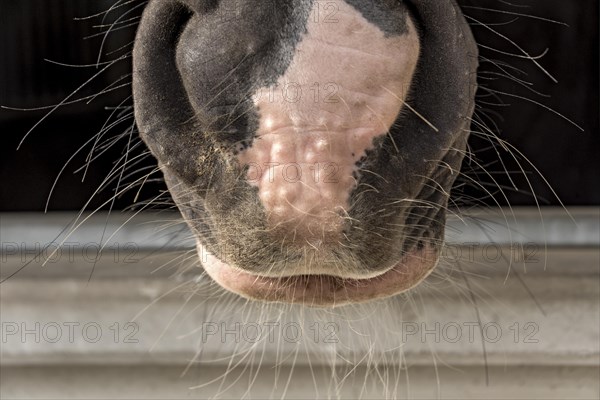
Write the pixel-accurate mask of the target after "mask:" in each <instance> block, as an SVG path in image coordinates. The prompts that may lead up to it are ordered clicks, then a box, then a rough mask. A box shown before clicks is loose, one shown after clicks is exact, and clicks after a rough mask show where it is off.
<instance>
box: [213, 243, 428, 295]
mask: <svg viewBox="0 0 600 400" xmlns="http://www.w3.org/2000/svg"><path fill="white" fill-rule="evenodd" d="M437 260H438V254H437V252H436V251H434V250H433V249H432V248H431V247H430V246H428V245H426V246H424V247H423V248H421V249H418V250H417V249H415V250H414V251H411V252H410V253H408V254H406V255H405V256H404V258H403V259H402V260H401V261H400V262H398V263H397V264H396V265H395V266H394V267H393V268H391V269H389V270H388V271H386V272H385V273H383V274H381V275H378V276H376V277H374V278H365V279H349V278H341V277H337V276H332V275H298V276H289V277H281V278H272V277H264V276H259V275H253V274H250V273H248V272H245V271H242V270H240V269H238V268H233V267H231V266H229V265H228V264H226V263H224V262H223V261H221V260H219V259H218V258H216V257H215V256H213V255H212V254H210V253H207V252H206V250H204V251H203V260H202V261H203V266H204V269H205V270H206V272H207V273H208V275H210V277H211V278H212V279H213V280H214V281H216V282H217V283H218V284H219V285H221V286H222V287H224V288H225V289H227V290H229V291H231V292H234V293H237V294H239V295H241V296H243V297H246V298H249V299H252V300H261V301H267V302H281V303H296V304H303V305H306V306H310V307H337V306H341V305H345V304H349V303H360V302H365V301H369V300H375V299H380V298H384V297H389V296H393V295H395V294H399V293H402V292H405V291H407V290H409V289H411V288H413V287H414V286H416V285H417V284H418V283H420V282H421V281H422V280H423V279H425V278H426V277H427V275H429V273H431V271H432V270H433V269H434V268H435V265H436V264H437Z"/></svg>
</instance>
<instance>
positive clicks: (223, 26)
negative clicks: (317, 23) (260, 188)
mask: <svg viewBox="0 0 600 400" xmlns="http://www.w3.org/2000/svg"><path fill="white" fill-rule="evenodd" d="M234 3H237V4H238V8H239V11H240V15H242V16H243V17H242V18H237V19H233V20H230V21H227V18H226V17H225V18H224V16H227V15H231V14H228V10H231V9H235V4H234ZM347 3H348V4H350V5H352V6H353V7H354V8H355V9H357V10H359V11H360V12H361V13H362V14H363V16H365V18H366V19H367V20H369V21H370V22H371V23H373V24H375V25H377V26H379V28H380V29H381V30H382V31H384V32H385V33H386V35H401V34H403V31H404V29H403V26H404V25H403V23H404V22H405V21H406V18H407V17H408V15H410V17H411V18H412V19H413V21H414V22H415V25H416V26H417V28H418V30H419V35H420V41H421V55H420V59H419V63H418V66H417V72H416V74H415V77H414V79H413V82H412V83H411V92H410V96H409V104H410V105H411V106H412V107H413V108H414V109H416V110H418V111H419V112H420V113H421V114H422V115H424V116H426V117H427V120H428V121H429V122H430V123H431V124H432V125H434V126H435V127H436V128H438V129H439V132H436V131H434V130H433V129H432V128H431V127H430V126H429V125H428V124H426V123H425V122H424V121H423V119H421V118H419V117H418V116H416V115H415V114H414V113H411V112H403V113H401V114H400V115H399V116H398V119H397V121H396V122H397V124H395V127H393V128H392V130H391V131H390V135H391V136H392V137H393V139H394V142H395V146H394V143H393V142H392V140H391V138H390V135H386V136H383V137H381V138H380V140H378V141H376V143H375V145H376V146H375V149H374V150H372V151H369V153H368V154H367V157H366V158H365V159H364V160H361V162H362V164H361V167H364V168H367V169H369V170H371V171H374V172H376V174H360V175H359V176H358V179H359V184H358V186H357V189H355V190H354V191H353V192H352V193H351V197H350V204H351V208H350V210H349V214H350V217H352V219H353V221H354V222H353V223H352V224H350V223H348V224H347V225H346V226H345V227H344V233H345V235H346V237H347V241H346V242H344V243H343V244H344V246H346V247H349V248H351V249H352V252H353V255H354V256H355V257H357V258H358V259H360V260H361V262H362V268H364V270H365V271H369V272H378V271H383V270H385V269H387V268H389V267H390V265H392V264H393V263H395V262H397V261H398V260H399V259H400V258H401V257H402V255H403V254H406V252H408V251H410V250H411V249H414V248H419V247H422V246H423V245H424V244H425V243H427V244H429V245H430V246H432V247H433V248H435V249H437V250H439V247H440V246H441V241H442V238H443V235H444V225H445V219H446V211H445V209H446V206H447V203H448V193H449V192H450V190H451V188H452V185H453V183H454V180H455V178H456V176H457V174H456V173H454V174H452V173H451V170H454V171H458V170H459V169H460V165H461V162H462V159H463V154H464V150H465V148H466V142H467V139H468V135H469V128H470V122H471V121H470V118H471V116H472V113H473V109H474V97H475V92H476V73H477V65H478V62H477V59H478V54H477V47H476V44H475V41H474V39H473V37H472V35H471V32H470V30H469V27H468V25H467V24H466V22H465V20H464V17H463V16H462V13H461V11H460V8H459V7H458V6H457V5H456V3H455V2H454V0H410V1H405V2H404V4H405V6H398V4H399V3H400V2H399V1H391V0H389V1H377V2H374V1H372V0H353V1H347ZM274 4H276V6H274ZM311 5H312V0H277V1H276V2H274V1H260V2H259V1H250V0H248V1H237V2H235V1H233V0H221V1H214V0H213V1H200V0H179V1H175V0H152V1H150V2H149V4H148V6H147V8H146V10H145V13H144V15H143V18H142V21H141V23H140V26H139V30H138V34H137V38H136V42H135V48H134V53H133V61H134V70H133V73H134V79H133V93H134V100H135V115H136V120H137V123H138V126H139V129H140V132H141V135H142V138H143V139H144V141H145V142H146V144H147V145H148V147H149V148H150V150H151V151H152V153H153V154H154V156H155V157H156V158H157V159H158V161H159V164H160V166H161V167H162V170H163V173H164V175H165V179H166V182H167V184H168V185H169V189H170V192H171V194H172V195H173V198H174V200H175V202H176V204H177V206H178V207H179V209H180V210H181V212H182V214H183V216H184V218H185V219H186V220H187V222H188V224H189V225H190V227H191V228H192V230H193V232H194V233H195V234H196V235H197V236H198V237H199V238H200V239H201V241H202V242H203V243H204V245H206V246H207V247H208V249H209V251H211V252H212V253H213V254H216V255H218V256H219V258H221V259H222V260H223V261H225V262H227V263H229V264H230V265H235V266H237V267H239V268H243V269H246V270H247V271H249V272H255V273H260V272H261V271H262V270H264V269H265V268H266V263H265V260H272V259H277V258H284V257H292V258H293V257H299V254H301V251H300V250H298V249H294V248H292V246H282V239H281V238H282V237H283V236H285V235H283V236H282V232H273V231H269V230H268V229H267V228H266V217H265V211H264V209H263V207H262V205H261V203H260V201H259V198H258V194H257V191H256V189H255V188H253V187H251V186H250V185H249V184H248V182H247V181H246V180H244V179H240V177H241V176H243V175H244V170H243V168H242V167H241V166H240V165H239V164H238V163H237V161H236V158H235V155H236V153H237V152H238V151H239V150H242V149H244V148H245V147H246V146H249V145H251V142H252V138H253V137H254V135H255V133H256V128H257V118H258V117H257V115H258V113H257V110H254V109H253V108H252V107H253V105H252V102H251V100H250V97H249V93H250V92H251V89H252V88H255V87H260V86H265V85H268V84H270V83H274V82H275V81H276V80H277V78H278V77H279V76H281V75H282V74H283V73H284V72H285V70H286V68H287V66H288V65H289V62H290V60H291V58H292V56H293V51H294V48H295V46H296V45H297V44H298V42H299V41H300V40H301V38H302V35H303V33H304V29H305V26H306V19H307V18H308V12H309V10H310V8H311ZM384 16H385V17H384ZM390 16H394V18H395V19H394V18H390ZM394 20H396V21H398V23H397V24H394ZM249 42H252V43H254V44H255V49H256V51H255V53H254V54H253V55H252V56H251V57H246V51H247V50H246V49H247V46H246V45H247V43H249ZM189 52H198V54H199V56H197V57H195V59H194V60H195V61H194V63H192V64H190V63H189V62H188V61H185V57H183V56H184V55H186V54H188V53H189ZM242 60H243V62H241V61H242ZM238 65H239V67H237V68H236V69H235V71H234V72H233V73H230V72H231V70H232V67H233V66H238ZM225 77H226V79H225V81H226V83H224V84H223V85H221V86H218V83H219V82H222V81H224V78H225ZM224 87H227V89H225V90H223V89H224ZM208 104H210V106H208ZM396 147H397V148H398V149H399V151H397V150H396ZM432 182H435V184H433V183H432ZM366 185H368V186H366ZM361 187H362V188H363V190H361ZM364 187H374V188H376V189H377V192H375V191H373V190H370V191H366V190H364ZM403 198H409V199H414V200H417V201H421V203H415V202H397V200H398V199H403ZM423 202H426V203H427V204H428V207H423V204H424V203H423ZM415 204H417V205H415ZM390 221H392V222H394V223H395V224H397V226H401V225H404V226H406V228H404V229H401V228H398V229H397V231H395V232H390V229H389V225H386V224H387V223H389V222H390ZM384 227H385V229H383V228H384ZM283 234H284V233H283ZM282 248H283V249H284V250H282ZM296 250H298V251H297V252H296ZM284 273H285V271H282V274H284Z"/></svg>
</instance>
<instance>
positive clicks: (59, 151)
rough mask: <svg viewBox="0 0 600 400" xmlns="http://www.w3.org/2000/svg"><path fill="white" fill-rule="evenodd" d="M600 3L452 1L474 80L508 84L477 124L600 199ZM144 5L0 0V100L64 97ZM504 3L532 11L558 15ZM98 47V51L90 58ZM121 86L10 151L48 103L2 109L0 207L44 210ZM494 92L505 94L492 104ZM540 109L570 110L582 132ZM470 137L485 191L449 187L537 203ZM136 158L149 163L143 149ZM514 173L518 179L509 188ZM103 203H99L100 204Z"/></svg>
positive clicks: (100, 85)
mask: <svg viewBox="0 0 600 400" xmlns="http://www.w3.org/2000/svg"><path fill="white" fill-rule="evenodd" d="M513 3H514V2H513ZM598 3H599V2H598V0H566V1H565V0H523V1H519V2H518V5H515V4H507V3H506V2H502V1H499V0H465V1H461V4H462V5H463V6H464V7H465V13H466V14H468V15H469V16H470V17H471V19H470V22H471V23H474V24H475V26H473V30H474V33H475V36H476V37H477V39H478V41H479V42H480V43H481V44H483V45H484V46H486V47H489V48H490V49H486V48H482V49H481V52H482V56H483V57H484V59H489V60H494V61H495V63H492V62H484V63H483V64H482V74H481V82H482V83H485V84H486V86H489V87H490V88H491V89H492V90H494V91H495V92H497V93H507V94H508V95H505V96H501V95H500V96H498V97H496V96H490V95H487V94H486V92H480V95H481V96H480V97H481V102H480V103H479V104H480V107H481V108H482V109H483V111H484V113H485V115H486V117H484V118H485V120H486V122H487V124H488V125H489V126H493V125H497V127H498V131H499V132H500V133H499V136H500V137H501V138H502V139H503V140H506V141H507V142H509V143H511V144H512V145H514V146H515V147H516V148H517V149H519V150H520V151H521V152H522V153H523V155H524V156H525V157H527V158H528V159H529V160H530V161H531V162H532V163H533V164H534V165H535V167H536V168H538V169H539V171H540V172H541V173H542V175H543V176H544V177H546V178H547V179H548V181H549V182H550V184H551V185H552V188H554V190H556V192H557V194H558V196H559V198H560V199H561V200H562V201H563V202H564V203H565V204H568V205H598V204H600V185H599V184H598V181H599V179H598V178H599V175H600V172H599V171H600V131H599V124H598V119H599V105H598V93H599V85H598V73H599V71H598V57H599V55H598V53H599V42H598V13H599V10H598ZM115 4H117V5H119V4H121V6H120V7H118V8H116V9H114V10H113V11H112V12H110V13H108V14H100V15H98V16H96V17H93V18H86V19H81V18H82V17H87V16H94V15H95V14H98V13H102V12H103V11H106V10H109V9H110V7H111V6H113V7H114V6H115ZM143 4H144V1H142V0H133V1H121V2H116V1H115V0H52V1H47V0H0V19H1V21H0V105H3V106H8V107H10V108H23V109H31V108H36V107H44V106H49V105H53V104H58V103H60V102H61V101H63V100H64V99H65V98H66V97H67V96H69V95H70V94H71V93H72V92H73V91H74V90H75V89H77V88H78V87H79V86H81V85H82V84H83V83H84V82H86V81H87V80H88V79H89V78H90V77H92V76H93V75H94V74H96V73H98V72H99V71H100V70H102V67H103V66H104V64H102V63H103V62H106V61H109V60H111V59H114V58H116V57H118V56H120V55H122V54H125V53H126V52H127V49H128V48H129V46H130V43H131V41H132V40H133V35H134V34H135V22H136V18H137V17H139V15H140V13H141V10H142V7H143ZM479 7H482V8H486V9H487V10H481V9H479ZM490 9H495V10H501V11H504V12H505V13H500V12H495V11H491V10H490ZM506 12H510V13H521V14H527V15H534V16H539V17H542V18H546V19H551V20H556V21H560V22H561V23H564V24H567V25H568V26H565V25H563V24H555V23H550V22H547V21H543V20H540V19H535V18H529V17H522V16H521V17H520V16H516V15H514V14H507V13H506ZM103 18H104V20H103ZM119 18H120V19H119ZM112 22H117V25H115V29H114V31H113V32H112V33H111V34H110V35H108V36H107V37H106V39H105V38H104V35H103V34H102V32H104V31H106V29H107V27H108V26H109V25H110V24H111V23H112ZM477 22H481V23H485V24H488V26H489V27H491V28H493V29H494V30H496V31H497V32H498V33H499V34H496V33H494V32H492V31H491V30H490V29H489V28H486V27H483V26H478V25H477ZM500 35H505V36H507V37H509V38H510V39H511V40H512V41H514V42H515V43H517V44H518V45H519V46H521V47H522V48H523V49H525V50H526V51H527V52H528V53H529V54H530V55H532V56H537V55H540V54H542V53H544V51H545V50H546V49H548V53H547V54H546V55H545V56H544V57H543V58H541V59H540V60H539V62H540V64H541V65H542V66H543V67H544V68H545V69H547V70H548V72H549V73H550V74H552V76H554V77H555V78H556V79H557V80H558V83H554V82H552V80H551V79H549V78H548V77H547V76H546V75H545V74H544V73H543V72H542V71H541V70H540V69H538V68H537V67H535V65H533V63H532V62H531V61H529V60H525V59H522V58H519V57H514V56H510V55H508V54H505V53H518V50H517V49H516V48H515V47H514V46H513V45H511V44H510V43H509V42H508V41H506V40H504V39H502V37H501V36H500ZM492 49H495V50H492ZM100 52H102V54H103V55H102V57H101V58H100V64H99V65H100V67H99V68H97V67H96V66H95V65H96V63H97V62H98V54H99V53H100ZM46 60H51V61H54V62H57V63H61V64H71V65H76V66H78V67H73V66H66V65H58V64H56V63H52V62H49V61H46ZM504 64H506V66H504ZM498 65H500V66H503V67H502V68H503V69H504V70H505V71H511V73H513V74H515V76H517V77H518V78H519V79H523V80H527V81H530V82H532V83H534V85H533V86H532V87H533V88H534V89H535V90H536V91H537V92H540V93H541V94H543V95H540V94H536V93H534V92H532V91H530V90H528V89H527V88H524V86H523V85H519V84H518V83H516V82H514V81H511V80H509V79H505V78H500V77H499V76H498V75H497V72H500V70H499V68H498ZM519 71H521V72H519ZM129 73H130V59H129V58H127V59H124V60H123V61H121V62H119V63H117V64H115V65H114V66H111V67H110V68H108V69H107V70H106V71H104V72H103V73H101V74H99V75H98V76H97V78H96V79H94V81H93V82H92V83H90V84H89V85H86V86H85V87H84V88H83V89H82V90H80V91H79V92H77V94H75V95H74V96H73V98H71V99H70V100H74V99H76V98H82V97H86V96H88V97H89V96H93V95H94V94H96V93H99V92H101V91H103V89H105V88H116V87H118V86H119V85H120V84H125V83H127V82H129V80H130V79H129V77H128V74H129ZM115 82H117V83H116V84H115ZM111 85H112V86H111ZM129 95H130V93H129V88H128V87H123V88H118V89H115V90H111V91H109V92H108V93H106V94H104V95H101V96H98V97H97V98H93V99H91V100H92V101H83V102H78V103H75V104H68V105H65V106H62V107H60V108H58V109H56V110H55V111H54V112H53V113H52V115H51V116H49V117H48V118H47V119H45V120H44V121H43V122H42V123H41V124H40V125H39V126H37V127H36V129H34V130H33V131H32V132H31V134H30V135H29V136H28V137H27V139H26V140H25V141H24V143H23V145H22V147H21V149H20V150H19V151H16V149H17V146H18V144H19V142H20V141H21V140H22V138H23V137H24V135H25V134H26V133H27V132H28V131H29V130H30V128H32V127H33V126H34V125H35V124H36V123H37V122H38V121H40V119H41V118H42V117H44V115H45V114H46V113H47V112H48V110H47V109H46V110H38V111H32V110H29V111H16V110H11V109H6V108H5V109H2V110H0V133H1V139H0V211H17V210H20V211H23V210H28V211H40V210H43V209H44V207H45V204H46V200H47V198H48V194H49V193H50V189H51V187H52V184H53V182H54V180H55V178H56V177H57V176H58V174H59V172H60V170H61V168H62V167H63V166H64V165H65V163H66V162H67V161H68V160H69V159H70V158H71V156H72V155H73V154H74V153H75V152H76V151H77V149H79V148H80V147H81V146H82V145H83V144H84V143H85V142H86V141H88V140H89V138H90V137H92V136H93V135H95V134H96V133H97V132H98V131H99V130H100V129H101V128H102V127H103V126H104V124H105V121H106V120H107V118H108V116H109V115H110V114H111V112H112V110H113V109H114V107H115V106H118V105H120V104H122V102H123V100H125V99H126V98H127V97H128V96H129ZM519 97H524V98H526V99H529V100H523V99H520V98H519ZM499 102H503V103H504V104H501V105H498V103H499ZM535 103H541V104H543V106H541V105H539V104H535ZM123 104H129V103H127V102H125V103H123ZM547 108H549V109H552V110H555V111H556V112H557V113H560V114H562V115H564V116H565V117H567V118H568V119H570V120H572V121H574V122H575V123H576V124H578V125H580V126H581V127H582V128H583V129H584V132H581V131H580V130H579V129H578V128H576V127H575V126H574V125H572V124H570V123H569V122H566V121H565V120H564V119H563V118H561V117H560V116H557V115H556V113H554V112H552V111H549V110H548V109H547ZM113 120H114V119H113ZM126 123H129V122H126ZM124 129H125V130H127V129H128V128H127V127H126V126H124V127H123V126H121V127H119V126H116V127H115V130H114V133H111V134H113V135H117V134H119V133H121V132H123V131H124ZM125 145H126V141H123V142H122V143H117V144H116V145H115V146H112V147H111V148H109V149H108V150H107V151H106V152H105V154H103V155H102V156H101V157H100V158H99V159H97V160H95V161H94V162H93V163H92V164H91V166H90V168H89V169H88V170H87V173H86V175H85V180H84V181H83V182H82V178H83V173H82V172H79V173H76V174H74V171H76V170H77V169H78V168H79V167H81V166H82V165H84V164H85V160H86V156H87V155H88V152H89V149H90V148H89V147H88V148H86V149H85V150H84V151H82V152H81V154H79V155H77V156H76V157H74V159H73V160H72V161H71V163H69V164H68V165H67V167H66V168H65V172H64V173H63V175H62V176H61V178H60V179H59V181H58V184H57V187H56V189H55V190H54V193H53V196H52V197H51V199H50V203H49V206H50V207H49V208H50V209H51V210H79V209H80V208H81V207H82V206H83V205H84V204H85V203H86V202H87V201H88V200H89V199H90V197H91V196H92V194H93V193H94V191H95V190H96V189H97V188H98V186H99V185H100V183H101V182H102V180H103V179H104V178H105V176H106V175H107V173H109V171H110V170H111V168H112V167H113V165H114V162H115V160H117V159H119V158H120V157H121V156H122V155H123V151H124V150H123V149H124V148H125ZM471 147H472V150H473V151H474V152H475V154H476V155H477V157H478V159H479V161H478V163H479V164H481V165H483V166H485V167H486V169H487V170H488V171H491V176H492V177H493V179H492V178H490V176H488V175H487V174H486V173H482V171H481V170H479V169H478V168H477V167H476V165H475V164H474V163H471V165H466V166H465V171H467V172H468V173H469V174H470V176H471V178H473V179H476V180H478V181H479V182H481V184H482V186H483V187H485V188H487V189H488V190H490V191H491V192H492V195H493V197H490V195H489V194H488V193H486V191H485V190H482V189H481V188H477V187H475V186H474V185H459V186H458V187H457V189H456V190H455V192H456V193H455V194H456V197H457V198H459V199H469V198H479V199H482V200H483V202H484V203H487V204H490V205H495V204H496V203H497V202H499V203H501V204H505V203H506V200H505V199H504V195H502V194H501V193H500V192H499V191H498V190H497V189H495V188H494V187H495V186H496V185H495V183H494V182H493V180H494V179H495V180H497V183H498V184H500V186H502V187H503V188H504V191H505V193H506V195H507V197H508V200H509V202H510V203H511V204H512V205H532V204H535V199H534V197H533V195H532V190H531V189H530V188H529V184H528V183H527V179H526V178H525V176H524V175H523V174H521V173H518V172H517V170H518V169H519V167H518V165H516V163H515V162H514V160H512V157H511V156H510V155H509V154H507V153H504V154H502V153H501V154H500V156H501V158H502V160H503V161H502V162H499V161H498V160H499V158H498V153H497V152H496V150H495V149H494V148H493V147H491V146H490V143H489V142H487V141H486V140H483V139H481V138H477V137H474V138H473V139H472V140H471ZM140 151H141V150H140ZM522 165H523V167H524V168H525V169H526V171H527V175H526V176H527V178H528V179H529V180H530V181H531V184H532V186H533V193H535V194H536V196H537V198H538V200H539V201H540V202H541V203H542V204H549V205H556V204H558V200H557V198H556V197H554V196H553V195H552V192H551V190H550V189H549V188H548V186H547V185H546V184H545V183H544V181H543V179H541V178H540V176H539V175H538V174H537V173H536V172H535V169H534V168H533V167H531V166H530V165H528V164H527V163H526V162H525V161H524V160H522ZM136 167H137V168H144V167H147V168H151V167H152V160H151V159H148V160H147V161H145V164H140V165H137V166H136ZM504 168H506V169H507V170H509V171H515V173H511V178H510V179H509V178H508V177H506V175H505V174H502V173H500V172H501V171H503V170H504ZM513 183H514V184H515V185H516V186H517V188H519V190H515V189H514V188H513ZM163 189H164V187H163V185H162V184H160V183H156V182H147V183H146V184H145V185H144V188H143V190H142V191H141V193H138V192H137V189H136V190H133V191H132V192H130V193H127V194H124V195H123V196H121V197H120V198H118V199H117V201H116V202H115V204H114V206H115V208H117V209H121V208H124V207H127V206H129V205H130V204H131V203H132V202H133V201H134V200H135V197H136V196H137V197H138V199H144V198H152V197H154V196H155V195H156V194H157V193H159V192H160V191H161V190H163ZM112 195H113V193H112V192H111V191H110V190H105V191H103V192H102V193H100V194H97V195H95V196H94V198H93V200H92V201H91V202H90V204H89V205H88V208H96V207H99V206H101V205H102V204H103V203H105V202H106V200H107V199H109V198H110V197H111V196H112ZM467 203H468V201H467ZM110 205H111V204H110V203H108V204H105V205H104V208H108V207H109V206H110Z"/></svg>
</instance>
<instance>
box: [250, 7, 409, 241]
mask: <svg viewBox="0 0 600 400" xmlns="http://www.w3.org/2000/svg"><path fill="white" fill-rule="evenodd" d="M330 3H332V4H333V3H335V7H336V8H335V10H336V12H335V14H333V15H330V16H329V17H328V18H325V17H324V16H321V17H320V18H316V17H314V16H315V15H319V14H318V13H317V9H316V8H317V7H319V4H320V2H315V6H314V7H315V10H313V11H314V12H313V13H312V14H311V17H310V18H309V22H308V25H307V33H306V34H305V35H304V37H303V38H302V40H301V42H300V43H299V45H298V46H297V48H296V53H295V55H294V58H293V60H292V62H291V64H290V66H289V68H288V69H287V71H286V73H285V75H284V76H282V77H281V78H280V79H279V80H278V81H277V83H276V84H275V85H274V86H273V87H263V88H260V89H259V90H257V92H256V93H255V94H254V96H253V100H254V104H255V106H256V107H257V109H258V110H259V115H260V122H259V128H258V131H257V134H256V137H255V139H254V141H253V142H252V145H251V147H248V148H247V149H246V150H244V151H242V152H240V153H239V154H238V160H239V163H240V164H241V165H243V166H248V174H247V177H246V178H247V180H248V182H250V184H252V185H255V186H257V187H258V195H259V198H260V200H261V202H262V204H263V206H264V208H265V210H266V212H267V218H268V223H269V225H270V226H271V227H274V228H283V230H284V231H285V232H290V234H289V236H290V237H288V238H287V239H288V240H292V241H299V242H300V243H303V242H304V243H305V242H309V243H310V244H312V245H314V244H315V243H317V244H318V243H321V242H322V241H330V240H331V241H338V240H339V235H340V234H341V229H342V226H343V223H344V219H345V218H346V216H347V211H348V209H349V196H350V193H351V191H352V190H353V189H354V188H355V187H356V179H355V177H354V176H353V174H355V173H356V172H358V168H357V167H356V163H357V161H359V160H360V159H361V158H362V157H363V156H365V155H366V151H367V150H369V149H371V148H372V147H373V139H375V138H377V137H379V136H382V135H386V134H387V133H388V131H389V129H390V127H391V126H392V124H393V123H394V121H395V120H396V118H397V116H398V114H399V113H400V111H401V110H402V107H403V105H404V101H405V99H406V95H407V91H408V88H409V87H410V83H411V81H412V78H413V75H414V72H415V68H416V65H417V61H418V58H419V38H418V35H417V31H416V29H415V26H414V24H413V23H412V21H411V20H410V19H409V18H407V21H406V24H407V28H408V32H407V33H406V34H404V35H402V36H399V37H387V38H386V37H385V35H384V33H383V31H381V30H380V29H379V28H378V27H377V26H375V25H373V24H371V23H370V22H369V21H367V20H366V19H365V18H364V17H363V16H362V15H361V13H360V12H358V11H357V10H356V9H354V8H353V7H352V6H350V5H348V4H346V3H345V2H344V1H341V0H336V1H330V2H328V5H329V4H330Z"/></svg>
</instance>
